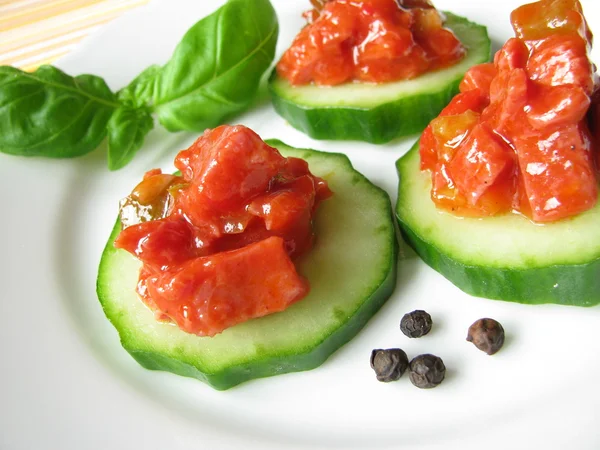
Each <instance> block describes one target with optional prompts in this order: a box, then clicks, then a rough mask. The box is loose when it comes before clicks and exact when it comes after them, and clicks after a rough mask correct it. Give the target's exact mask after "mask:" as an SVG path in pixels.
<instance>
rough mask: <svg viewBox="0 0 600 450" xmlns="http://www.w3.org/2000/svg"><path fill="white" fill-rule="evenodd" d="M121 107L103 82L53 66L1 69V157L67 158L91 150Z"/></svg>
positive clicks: (99, 79) (99, 140) (93, 77)
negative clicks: (3, 154) (116, 110)
mask: <svg viewBox="0 0 600 450" xmlns="http://www.w3.org/2000/svg"><path fill="white" fill-rule="evenodd" d="M118 106H119V104H118V102H117V99H116V97H115V95H114V94H113V93H112V92H111V91H110V89H109V88H108V86H107V85H106V83H105V82H104V80H103V79H102V78H100V77H96V76H93V75H80V76H77V77H71V76H69V75H67V74H66V73H64V72H63V71H61V70H59V69H57V68H55V67H52V66H41V67H40V68H38V69H37V70H36V71H35V72H33V73H27V72H23V71H21V70H18V69H15V68H13V67H8V66H1V67H0V151H1V152H4V153H10V154H14V155H24V156H47V157H52V158H70V157H74V156H79V155H83V154H85V153H88V152H90V151H92V150H94V149H95V148H96V147H97V146H98V145H99V144H100V142H101V141H102V139H103V138H104V137H105V136H106V124H107V122H108V120H109V119H110V116H111V114H112V113H113V111H114V110H115V109H116V108H117V107H118Z"/></svg>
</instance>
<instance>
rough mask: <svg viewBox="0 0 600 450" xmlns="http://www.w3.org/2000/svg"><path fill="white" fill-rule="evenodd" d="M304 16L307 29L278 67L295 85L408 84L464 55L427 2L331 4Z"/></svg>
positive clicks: (347, 0) (335, 0) (334, 0)
mask: <svg viewBox="0 0 600 450" xmlns="http://www.w3.org/2000/svg"><path fill="white" fill-rule="evenodd" d="M306 17H307V19H308V25H307V26H306V27H304V28H303V29H302V31H300V33H299V34H298V36H296V38H295V40H294V42H293V43H292V45H291V47H290V48H289V49H288V50H287V51H286V52H285V53H284V55H283V56H282V58H281V60H280V61H279V63H278V64H277V73H278V74H279V75H280V76H282V77H284V78H286V79H288V80H289V81H290V83H291V84H293V85H302V84H308V83H311V82H314V83H315V84H318V85H330V86H333V85H336V84H341V83H344V82H348V81H351V80H359V81H365V82H373V83H384V82H389V81H397V80H404V79H409V78H414V77H417V76H419V75H421V74H422V73H425V72H427V71H430V70H437V69H440V68H443V67H447V66H450V65H452V64H455V63H456V62H457V61H459V60H460V59H462V58H463V57H464V55H465V49H464V47H463V46H462V45H461V43H460V41H459V40H458V39H457V38H456V36H455V35H454V33H453V32H452V31H450V30H449V29H447V28H444V26H443V20H442V17H441V16H440V14H439V13H438V11H437V10H436V9H435V8H434V7H433V6H432V5H431V3H430V2H428V1H425V0H419V1H416V0H412V1H402V2H398V1H397V0H365V1H361V2H356V1H353V0H330V1H328V2H325V3H322V4H321V3H320V4H319V8H315V10H313V12H311V13H310V14H307V15H306Z"/></svg>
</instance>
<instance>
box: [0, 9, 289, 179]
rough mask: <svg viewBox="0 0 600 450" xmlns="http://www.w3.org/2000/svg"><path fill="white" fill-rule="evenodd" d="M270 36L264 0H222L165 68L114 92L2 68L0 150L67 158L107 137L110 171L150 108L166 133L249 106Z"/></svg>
mask: <svg viewBox="0 0 600 450" xmlns="http://www.w3.org/2000/svg"><path fill="white" fill-rule="evenodd" d="M277 33H278V24H277V16H276V14H275V11H274V9H273V7H272V5H271V3H270V2H269V0H229V1H228V2H227V3H226V4H225V5H223V6H222V7H221V8H219V9H218V10H216V11H215V12H214V13H212V14H210V15H209V16H207V17H205V18H204V19H202V20H200V21H199V22H197V23H196V24H195V25H194V26H192V27H191V28H190V29H189V30H188V31H187V33H186V34H185V35H184V37H183V39H182V40H181V42H180V43H179V44H178V45H177V47H176V48H175V51H174V53H173V55H172V57H171V59H170V60H169V61H168V62H167V63H166V64H165V65H164V66H162V67H161V66H156V65H154V66H150V67H148V68H147V69H146V70H144V71H143V72H142V73H141V74H140V75H138V76H137V77H136V78H135V79H134V80H133V81H132V82H131V83H130V84H129V85H128V86H126V87H125V88H123V89H121V90H120V91H119V92H117V93H113V92H111V90H110V89H109V88H108V86H107V85H106V83H105V81H104V80H103V79H102V78H100V77H97V76H94V75H80V76H77V77H71V76H69V75H67V74H66V73H64V72H63V71H61V70H60V69H57V68H55V67H52V66H42V67H40V68H39V69H37V70H36V71H35V72H33V73H27V72H23V71H21V70H19V69H16V68H14V67H9V66H0V151H1V152H4V153H9V154H13V155H22V156H45V157H51V158H72V157H76V156H80V155H84V154H86V153H88V152H90V151H92V150H94V149H95V148H96V147H98V145H99V144H100V142H101V141H102V140H103V139H104V138H105V137H108V166H109V169H111V170H116V169H120V168H121V167H123V166H125V165H126V164H127V163H129V162H130V161H131V159H132V158H133V156H134V155H135V153H136V152H137V151H138V150H139V149H140V148H141V147H142V145H143V142H144V138H145V136H146V134H148V132H150V130H151V129H152V128H153V126H154V123H153V115H156V117H157V118H158V121H159V122H160V123H161V124H162V125H163V126H164V127H165V128H166V129H167V130H169V131H180V130H188V131H203V130H204V129H206V128H211V127H214V126H216V125H218V124H220V123H223V121H224V120H227V119H228V118H230V117H232V116H234V115H235V114H238V113H240V112H241V111H243V110H245V109H246V108H248V106H249V105H250V104H251V102H252V100H253V99H254V97H255V94H256V91H257V89H258V85H259V83H260V80H261V78H262V76H263V74H264V73H265V71H266V70H267V69H268V68H269V66H270V65H271V63H272V62H273V58H274V56H275V45H276V43H277Z"/></svg>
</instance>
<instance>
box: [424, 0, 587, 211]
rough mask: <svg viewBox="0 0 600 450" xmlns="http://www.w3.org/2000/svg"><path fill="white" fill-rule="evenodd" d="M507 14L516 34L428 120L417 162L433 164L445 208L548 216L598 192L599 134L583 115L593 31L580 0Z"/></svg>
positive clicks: (545, 1)
mask: <svg viewBox="0 0 600 450" xmlns="http://www.w3.org/2000/svg"><path fill="white" fill-rule="evenodd" d="M511 22H512V25H513V28H514V30H515V34H516V37H515V38H511V39H509V40H508V41H507V42H506V43H505V44H504V46H503V47H502V49H501V50H500V51H498V53H496V56H495V58H494V62H493V63H489V64H482V65H478V66H475V67H473V68H471V69H470V70H469V71H468V72H467V74H466V75H465V78H464V80H463V81H462V83H461V85H460V91H461V93H460V94H458V95H457V96H456V97H454V99H453V100H452V101H451V102H450V104H449V105H448V106H447V107H446V108H445V109H444V110H443V111H442V112H441V114H440V116H439V117H438V118H436V119H434V120H433V121H432V122H431V123H430V125H429V126H428V127H427V128H426V129H425V131H424V133H423V135H422V137H421V142H420V156H421V169H423V170H431V173H432V190H431V198H432V199H433V201H434V202H435V204H436V205H437V206H438V207H440V208H442V209H445V210H448V211H451V212H453V213H455V214H457V215H461V216H475V217H481V216H491V215H496V214H503V213H507V212H510V211H515V212H519V213H521V214H524V215H525V216H527V217H529V218H530V219H532V220H534V221H535V222H552V221H556V220H560V219H563V218H566V217H570V216H573V215H576V214H579V213H581V212H583V211H586V210H588V209H590V208H592V207H593V206H594V205H595V203H596V201H597V197H598V180H597V172H596V170H597V168H596V169H595V167H594V165H595V162H594V159H596V160H597V159H598V152H599V148H598V142H599V141H598V140H595V139H593V138H592V136H591V134H590V130H589V127H588V117H587V115H588V111H589V110H590V104H591V101H590V98H591V96H592V95H593V94H594V92H595V90H596V89H597V85H598V83H597V75H596V74H595V67H594V65H593V64H592V63H591V62H590V60H589V57H588V55H589V51H590V50H591V45H592V34H591V32H590V30H589V28H588V26H587V23H586V21H585V18H584V16H583V11H582V9H581V5H580V4H579V2H578V1H577V0H542V1H539V2H537V3H532V4H528V5H524V6H521V7H519V8H517V9H516V10H515V11H513V13H512V15H511ZM594 108H596V109H597V106H594ZM592 109H593V108H592Z"/></svg>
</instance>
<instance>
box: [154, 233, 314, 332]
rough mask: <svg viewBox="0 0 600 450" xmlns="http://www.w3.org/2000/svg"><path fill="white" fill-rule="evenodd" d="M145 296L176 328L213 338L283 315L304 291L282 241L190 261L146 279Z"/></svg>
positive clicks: (304, 284)
mask: <svg viewBox="0 0 600 450" xmlns="http://www.w3.org/2000/svg"><path fill="white" fill-rule="evenodd" d="M145 292H146V295H147V296H149V297H151V298H152V302H153V305H155V306H156V308H158V310H160V311H161V312H162V314H164V315H165V316H167V317H168V318H169V319H171V320H172V321H173V322H175V323H176V324H177V326H178V327H179V328H180V329H182V330H183V331H186V332H188V333H192V334H196V335H198V336H214V335H215V334H217V333H221V332H222V331H223V330H225V329H226V328H229V327H231V326H233V325H236V324H238V323H242V322H245V321H247V320H249V319H254V318H257V317H262V316H265V315H267V314H272V313H275V312H279V311H283V310H284V309H286V308H287V307H288V306H290V305H291V304H293V303H294V302H296V301H298V300H299V299H300V298H302V297H304V296H305V295H306V294H307V293H308V283H307V281H306V280H305V279H303V278H302V277H300V276H299V275H298V273H297V272H296V268H295V267H294V264H293V263H292V261H291V260H290V259H289V257H288V255H287V253H286V251H285V248H284V243H283V239H281V238H278V237H274V236H273V237H270V238H267V239H265V240H263V241H259V242H256V243H253V244H250V245H247V246H245V247H242V248H240V249H237V250H232V251H229V252H222V253H217V254H214V255H210V256H204V257H200V258H196V259H192V260H190V261H189V262H187V263H185V264H183V265H182V266H181V267H178V268H177V269H174V270H166V271H162V272H160V273H157V274H152V275H150V276H149V277H148V278H146V280H145Z"/></svg>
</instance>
